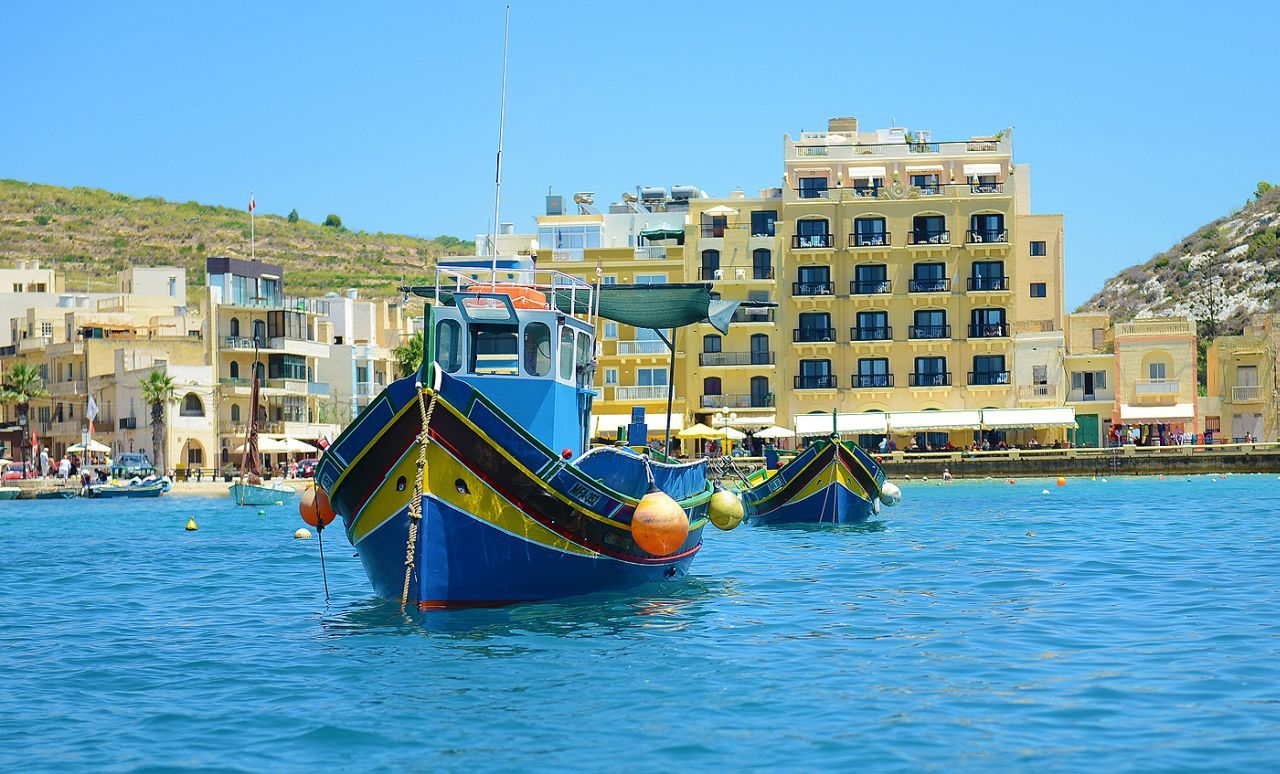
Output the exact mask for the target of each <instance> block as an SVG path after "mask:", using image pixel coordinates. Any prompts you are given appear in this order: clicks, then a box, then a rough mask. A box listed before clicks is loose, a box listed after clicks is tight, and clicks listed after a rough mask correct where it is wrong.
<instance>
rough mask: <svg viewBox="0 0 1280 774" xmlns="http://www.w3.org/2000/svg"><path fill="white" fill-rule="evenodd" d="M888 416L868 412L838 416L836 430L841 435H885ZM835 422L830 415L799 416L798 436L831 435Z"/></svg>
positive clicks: (797, 420) (836, 417)
mask: <svg viewBox="0 0 1280 774" xmlns="http://www.w3.org/2000/svg"><path fill="white" fill-rule="evenodd" d="M886 416H888V415H887V414H885V413H883V412H880V411H868V412H866V413H863V414H837V415H836V416H835V420H834V425H835V429H836V430H837V431H838V432H840V433H842V434H843V433H867V434H876V433H883V432H885V429H886V427H887V425H886V422H885V417H886ZM832 423H833V420H832V418H831V415H830V414H828V413H825V412H824V413H822V414H799V415H797V416H796V435H831V430H832Z"/></svg>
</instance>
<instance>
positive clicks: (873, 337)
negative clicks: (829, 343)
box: [849, 325, 893, 341]
mask: <svg viewBox="0 0 1280 774" xmlns="http://www.w3.org/2000/svg"><path fill="white" fill-rule="evenodd" d="M849 340H850V341H892V340H893V327H892V326H889V325H882V326H863V327H861V328H860V327H858V326H856V325H855V326H854V327H852V328H850V329H849Z"/></svg>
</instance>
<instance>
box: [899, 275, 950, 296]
mask: <svg viewBox="0 0 1280 774" xmlns="http://www.w3.org/2000/svg"><path fill="white" fill-rule="evenodd" d="M907 290H908V291H909V292H911V293H948V292H950V291H951V278H950V277H931V278H928V279H913V280H910V281H909V282H908V283H907Z"/></svg>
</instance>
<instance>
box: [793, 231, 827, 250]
mask: <svg viewBox="0 0 1280 774" xmlns="http://www.w3.org/2000/svg"><path fill="white" fill-rule="evenodd" d="M834 243H835V241H834V240H833V239H832V237H831V235H830V234H793V235H792V236H791V247H792V249H794V250H805V249H810V250H811V249H817V248H821V247H831V246H832V245H833V244H834Z"/></svg>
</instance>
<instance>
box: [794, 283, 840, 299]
mask: <svg viewBox="0 0 1280 774" xmlns="http://www.w3.org/2000/svg"><path fill="white" fill-rule="evenodd" d="M835 292H836V285H835V283H834V282H793V283H791V295H793V296H830V295H834V294H835Z"/></svg>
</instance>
